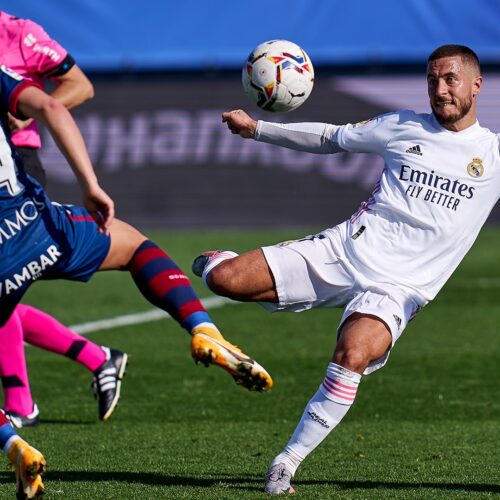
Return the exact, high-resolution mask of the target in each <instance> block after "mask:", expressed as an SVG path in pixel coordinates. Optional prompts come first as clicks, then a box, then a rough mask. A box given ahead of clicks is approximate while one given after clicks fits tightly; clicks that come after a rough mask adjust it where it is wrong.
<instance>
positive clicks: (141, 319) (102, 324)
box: [69, 278, 500, 335]
mask: <svg viewBox="0 0 500 500" xmlns="http://www.w3.org/2000/svg"><path fill="white" fill-rule="evenodd" d="M447 286H452V287H453V286H454V287H458V288H473V287H476V288H483V289H484V288H487V289H488V288H500V278H476V279H473V280H470V279H455V280H453V281H452V282H451V283H450V284H448V285H447ZM201 302H202V304H203V306H204V307H205V308H206V309H216V308H218V307H222V306H225V305H228V304H240V302H236V301H234V300H231V299H227V298H225V297H207V298H205V299H202V300H201ZM170 317H171V316H170V315H169V314H168V313H166V312H165V311H162V310H161V309H150V310H148V311H144V312H140V313H133V314H124V315H122V316H115V317H112V318H105V319H99V320H96V321H88V322H86V323H79V324H76V325H71V326H70V327H69V328H71V329H72V330H74V331H75V332H77V333H79V334H80V335H85V334H87V333H92V332H97V331H100V330H110V329H112V328H118V327H120V326H129V325H138V324H141V323H148V322H150V321H158V320H160V319H165V318H170Z"/></svg>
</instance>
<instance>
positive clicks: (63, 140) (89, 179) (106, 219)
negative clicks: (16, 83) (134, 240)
mask: <svg viewBox="0 0 500 500" xmlns="http://www.w3.org/2000/svg"><path fill="white" fill-rule="evenodd" d="M17 113H18V114H19V113H21V114H22V115H24V117H29V118H35V120H40V121H41V122H43V123H44V124H45V126H46V127H47V129H48V130H49V132H50V134H51V135H52V137H53V138H54V140H55V142H56V144H57V146H58V147H59V149H60V150H61V152H62V153H63V154H64V156H65V157H66V159H67V160H68V163H69V164H70V166H71V168H72V169H73V171H74V173H75V175H76V177H77V179H78V182H79V184H80V187H81V189H82V192H83V196H84V206H85V208H86V209H87V210H88V211H89V212H90V213H91V215H92V217H93V218H94V219H95V221H96V222H97V223H98V224H99V225H100V226H101V228H102V229H103V230H104V231H105V232H107V231H108V229H109V226H110V224H111V221H112V220H113V217H114V204H113V201H112V200H111V198H110V197H109V196H108V195H107V194H106V193H105V192H104V191H103V190H102V189H101V187H100V186H99V183H98V181H97V177H96V175H95V172H94V169H93V167H92V163H91V162H90V158H89V156H88V153H87V148H86V147H85V143H84V141H83V137H82V135H81V134H80V131H79V129H78V127H77V125H76V123H75V121H74V120H73V118H72V117H71V114H70V113H69V111H68V110H67V109H66V108H65V107H64V105H63V104H61V103H60V102H58V101H57V100H56V99H54V98H53V97H51V96H50V95H48V94H46V93H45V92H43V91H42V90H40V89H39V88H37V87H35V86H29V87H27V88H25V89H24V90H22V91H21V93H20V94H19V97H18V101H17Z"/></svg>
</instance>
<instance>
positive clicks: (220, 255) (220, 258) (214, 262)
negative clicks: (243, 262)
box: [201, 250, 238, 290]
mask: <svg viewBox="0 0 500 500" xmlns="http://www.w3.org/2000/svg"><path fill="white" fill-rule="evenodd" d="M234 257H238V254H237V253H236V252H232V251H231V250H223V251H220V252H217V253H215V254H214V255H212V257H210V258H209V259H208V262H207V264H206V266H205V268H204V269H203V274H202V275H201V279H202V281H203V284H204V285H205V286H206V287H207V288H208V289H209V290H210V287H209V286H208V285H207V275H208V273H209V272H210V271H211V270H212V269H213V268H214V267H215V266H218V265H219V264H220V263H221V262H224V261H225V260H227V259H232V258H234Z"/></svg>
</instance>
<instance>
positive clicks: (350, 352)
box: [333, 348, 372, 373]
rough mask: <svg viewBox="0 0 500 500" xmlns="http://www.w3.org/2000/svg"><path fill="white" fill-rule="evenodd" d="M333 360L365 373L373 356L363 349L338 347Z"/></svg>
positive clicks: (345, 366)
mask: <svg viewBox="0 0 500 500" xmlns="http://www.w3.org/2000/svg"><path fill="white" fill-rule="evenodd" d="M333 362H334V363H335V364H337V365H339V366H342V367H343V368H347V369H348V370H351V371H353V372H357V373H363V372H364V371H365V369H366V368H367V367H368V365H369V364H370V363H371V362H372V359H371V356H370V355H369V354H368V353H366V352H363V351H362V350H361V349H356V348H348V349H336V350H335V353H334V354H333Z"/></svg>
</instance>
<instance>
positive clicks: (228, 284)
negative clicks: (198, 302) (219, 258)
mask: <svg viewBox="0 0 500 500" xmlns="http://www.w3.org/2000/svg"><path fill="white" fill-rule="evenodd" d="M231 260H232V259H229V260H226V261H224V262H221V263H220V264H219V265H218V266H216V267H214V268H213V269H212V270H211V271H210V273H209V274H208V276H207V284H208V285H209V287H210V289H211V290H212V291H213V292H215V293H216V294H217V295H224V296H231V295H232V294H234V293H236V292H237V288H238V287H237V283H238V281H239V278H238V277H237V276H236V275H235V273H234V269H233V266H232V265H231Z"/></svg>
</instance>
